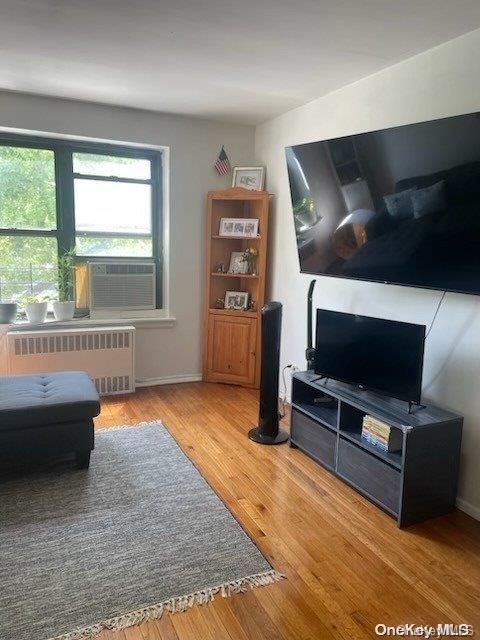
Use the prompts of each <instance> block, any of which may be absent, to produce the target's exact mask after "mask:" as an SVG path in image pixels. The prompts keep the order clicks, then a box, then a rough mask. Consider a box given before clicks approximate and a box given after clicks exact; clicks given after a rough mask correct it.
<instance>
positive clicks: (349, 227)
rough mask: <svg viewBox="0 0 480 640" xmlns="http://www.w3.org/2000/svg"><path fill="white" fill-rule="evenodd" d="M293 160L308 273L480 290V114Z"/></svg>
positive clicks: (367, 137) (328, 144)
mask: <svg viewBox="0 0 480 640" xmlns="http://www.w3.org/2000/svg"><path fill="white" fill-rule="evenodd" d="M286 156H287V168H288V175H289V180H290V192H291V197H292V208H293V217H294V223H295V232H296V238H297V246H298V254H299V258H300V269H301V271H302V272H303V273H310V274H314V275H327V276H337V277H342V278H353V279H360V280H373V281H378V282H386V283H393V284H402V285H409V286H416V287H427V288H433V289H445V290H449V291H459V292H463V293H474V294H477V295H478V294H480V114H478V113H474V114H469V115H463V116H457V117H454V118H445V119H441V120H434V121H431V122H422V123H419V124H412V125H407V126H402V127H394V128H391V129H383V130H380V131H372V132H370V133H361V134H358V135H351V136H347V137H344V138H336V139H332V140H324V141H322V142H313V143H309V144H301V145H296V146H293V147H287V149H286Z"/></svg>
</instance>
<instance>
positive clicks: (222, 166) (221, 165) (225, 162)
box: [213, 144, 232, 176]
mask: <svg viewBox="0 0 480 640" xmlns="http://www.w3.org/2000/svg"><path fill="white" fill-rule="evenodd" d="M213 166H214V167H215V169H216V170H217V171H218V173H219V174H220V175H221V176H226V175H227V173H230V171H231V170H232V167H231V165H230V160H229V159H228V156H227V152H226V151H225V148H224V146H223V144H222V148H221V149H220V153H219V154H218V157H217V159H216V160H215V164H214V165H213Z"/></svg>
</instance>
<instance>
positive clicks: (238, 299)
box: [225, 291, 249, 311]
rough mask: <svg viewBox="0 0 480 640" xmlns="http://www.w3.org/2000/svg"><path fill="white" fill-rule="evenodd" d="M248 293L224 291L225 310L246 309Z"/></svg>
mask: <svg viewBox="0 0 480 640" xmlns="http://www.w3.org/2000/svg"><path fill="white" fill-rule="evenodd" d="M248 295H249V294H248V291H226V292H225V309H235V311H244V310H246V309H248Z"/></svg>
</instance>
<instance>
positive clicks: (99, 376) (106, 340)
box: [7, 326, 135, 395]
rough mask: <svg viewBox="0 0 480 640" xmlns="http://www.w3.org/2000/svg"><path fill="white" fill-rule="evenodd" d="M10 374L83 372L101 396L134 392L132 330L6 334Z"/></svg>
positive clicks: (51, 330)
mask: <svg viewBox="0 0 480 640" xmlns="http://www.w3.org/2000/svg"><path fill="white" fill-rule="evenodd" d="M7 353H8V370H9V373H10V374H19V373H46V372H52V371H86V372H87V373H88V374H89V375H90V377H91V378H92V380H93V381H94V382H95V386H96V387H97V391H98V393H100V394H101V395H109V394H118V393H129V392H133V391H135V327H132V326H125V327H89V328H83V329H80V328H78V329H45V330H41V331H38V330H36V331H10V332H9V333H8V334H7Z"/></svg>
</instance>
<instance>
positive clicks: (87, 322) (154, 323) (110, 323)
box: [2, 316, 176, 331]
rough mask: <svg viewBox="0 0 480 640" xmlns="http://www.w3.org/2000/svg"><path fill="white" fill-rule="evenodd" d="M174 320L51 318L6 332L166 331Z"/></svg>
mask: <svg viewBox="0 0 480 640" xmlns="http://www.w3.org/2000/svg"><path fill="white" fill-rule="evenodd" d="M175 322H176V318H173V317H171V316H168V317H165V316H149V317H141V316H138V317H136V318H131V317H129V318H118V317H116V318H74V319H73V320H67V321H63V322H59V321H57V320H54V319H53V318H47V320H46V321H45V322H43V323H41V324H31V323H30V322H28V321H27V320H17V321H16V322H15V323H14V324H11V325H2V326H8V331H38V330H42V329H43V330H48V329H75V328H78V329H81V328H88V327H123V326H125V325H133V326H134V327H142V328H146V329H157V328H158V329H160V328H162V329H166V328H168V327H173V326H174V325H175Z"/></svg>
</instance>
